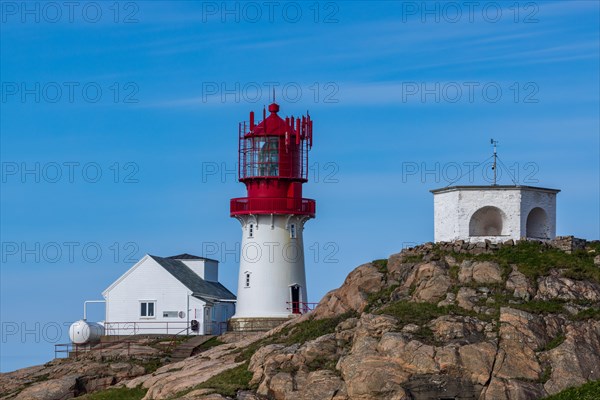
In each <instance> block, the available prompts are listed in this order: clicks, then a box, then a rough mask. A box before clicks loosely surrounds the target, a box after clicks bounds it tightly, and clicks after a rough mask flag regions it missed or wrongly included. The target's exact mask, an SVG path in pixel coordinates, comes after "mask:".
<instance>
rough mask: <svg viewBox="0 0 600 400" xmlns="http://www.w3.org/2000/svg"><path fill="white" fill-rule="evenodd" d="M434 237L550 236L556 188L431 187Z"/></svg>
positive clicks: (444, 239)
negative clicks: (432, 188)
mask: <svg viewBox="0 0 600 400" xmlns="http://www.w3.org/2000/svg"><path fill="white" fill-rule="evenodd" d="M431 192H432V193H433V209H434V240H435V241H436V242H451V241H454V240H465V241H468V242H480V241H484V240H486V239H488V240H490V241H492V242H495V243H497V242H503V241H505V240H509V239H513V240H518V239H522V238H531V239H538V240H539V239H542V240H545V239H553V238H554V237H555V236H556V194H557V193H558V192H560V190H557V189H547V188H541V187H534V186H519V185H515V186H504V185H493V186H450V187H445V188H441V189H435V190H432V191H431Z"/></svg>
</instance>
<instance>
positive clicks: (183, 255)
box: [164, 253, 218, 262]
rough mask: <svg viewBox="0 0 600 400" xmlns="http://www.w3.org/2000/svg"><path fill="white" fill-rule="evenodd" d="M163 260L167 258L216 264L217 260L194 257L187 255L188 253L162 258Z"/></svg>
mask: <svg viewBox="0 0 600 400" xmlns="http://www.w3.org/2000/svg"><path fill="white" fill-rule="evenodd" d="M164 258H168V259H170V260H206V261H216V262H218V261H217V260H214V259H212V258H206V257H200V256H195V255H193V254H188V253H183V254H178V255H176V256H170V257H164Z"/></svg>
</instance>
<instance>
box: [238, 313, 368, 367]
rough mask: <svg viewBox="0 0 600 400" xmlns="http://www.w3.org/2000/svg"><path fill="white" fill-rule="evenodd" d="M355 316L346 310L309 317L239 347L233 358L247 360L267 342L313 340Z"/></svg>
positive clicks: (287, 344)
mask: <svg viewBox="0 0 600 400" xmlns="http://www.w3.org/2000/svg"><path fill="white" fill-rule="evenodd" d="M356 316H357V314H356V312H355V311H348V312H346V313H344V314H340V315H338V316H336V317H333V318H324V319H319V320H315V319H312V318H311V319H309V320H306V321H304V322H301V323H299V324H297V325H294V326H291V327H286V328H284V329H282V330H281V331H280V332H279V333H277V334H275V335H273V336H271V337H268V338H265V339H262V340H259V341H256V342H254V343H252V344H250V345H248V346H246V347H244V348H243V349H241V351H240V352H239V354H238V355H237V357H236V358H235V360H236V361H238V362H240V361H249V360H250V358H252V356H253V355H254V353H256V351H257V350H258V349H259V348H261V347H264V346H267V345H269V344H283V345H286V346H289V345H292V344H294V343H300V344H302V343H304V342H308V341H310V340H314V339H316V338H318V337H320V336H323V335H327V334H329V333H333V332H335V327H336V326H338V324H339V323H340V322H342V321H344V320H346V319H348V318H353V317H356Z"/></svg>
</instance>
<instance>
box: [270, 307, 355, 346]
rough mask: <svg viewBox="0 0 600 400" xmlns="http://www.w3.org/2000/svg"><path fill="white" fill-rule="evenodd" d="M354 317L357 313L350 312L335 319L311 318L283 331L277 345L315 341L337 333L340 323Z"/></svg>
mask: <svg viewBox="0 0 600 400" xmlns="http://www.w3.org/2000/svg"><path fill="white" fill-rule="evenodd" d="M353 317H356V312H354V311H349V312H346V313H344V314H340V315H338V316H335V317H333V318H324V319H318V320H317V319H312V318H311V319H309V320H306V321H304V322H301V323H299V324H297V325H294V326H292V327H289V328H285V329H283V330H282V331H281V332H280V335H281V336H280V338H281V339H282V340H280V341H277V343H282V344H285V345H287V346H289V345H292V344H294V343H305V342H308V341H310V340H314V339H316V338H318V337H320V336H323V335H327V334H329V333H333V332H335V327H336V326H338V324H339V323H340V322H342V321H344V320H346V319H348V318H353Z"/></svg>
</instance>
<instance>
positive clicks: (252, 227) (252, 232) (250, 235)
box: [248, 224, 254, 237]
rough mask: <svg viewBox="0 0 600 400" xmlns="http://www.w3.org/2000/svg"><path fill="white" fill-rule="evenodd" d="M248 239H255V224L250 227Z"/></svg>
mask: <svg viewBox="0 0 600 400" xmlns="http://www.w3.org/2000/svg"><path fill="white" fill-rule="evenodd" d="M248 237H254V224H250V225H248Z"/></svg>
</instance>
